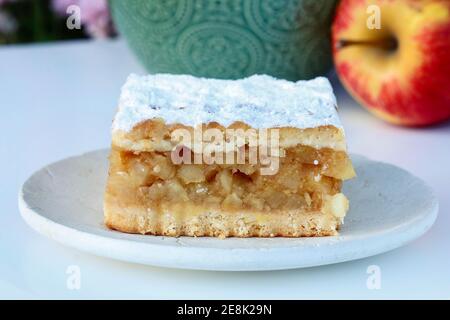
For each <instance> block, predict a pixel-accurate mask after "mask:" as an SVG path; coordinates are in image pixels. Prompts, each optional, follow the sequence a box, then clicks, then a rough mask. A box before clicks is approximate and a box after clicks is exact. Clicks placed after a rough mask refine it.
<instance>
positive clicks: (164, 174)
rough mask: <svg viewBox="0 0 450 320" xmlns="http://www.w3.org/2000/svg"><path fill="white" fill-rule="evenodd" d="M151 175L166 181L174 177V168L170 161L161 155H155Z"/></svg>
mask: <svg viewBox="0 0 450 320" xmlns="http://www.w3.org/2000/svg"><path fill="white" fill-rule="evenodd" d="M151 164H152V167H153V169H152V172H151V173H152V175H154V176H157V177H159V178H161V179H163V180H168V179H170V178H173V177H174V176H175V168H174V166H173V165H172V163H171V162H170V160H169V159H168V158H166V157H164V156H162V155H159V154H157V155H155V156H154V157H153V158H152V160H151Z"/></svg>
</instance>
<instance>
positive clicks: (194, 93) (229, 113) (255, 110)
mask: <svg viewBox="0 0 450 320" xmlns="http://www.w3.org/2000/svg"><path fill="white" fill-rule="evenodd" d="M153 118H163V119H164V120H165V121H166V123H180V124H184V125H189V126H195V125H198V124H201V123H209V122H213V121H215V122H218V123H220V124H222V125H223V126H228V125H230V124H232V123H233V122H235V121H242V122H245V123H247V124H248V125H250V126H252V127H253V128H257V129H258V128H274V127H297V128H314V127H318V126H323V125H333V126H335V127H338V128H342V125H341V123H340V121H339V117H338V115H337V110H336V99H335V97H334V94H333V89H332V87H331V85H330V83H329V81H328V79H326V78H323V77H318V78H315V79H313V80H309V81H297V82H290V81H286V80H279V79H275V78H273V77H270V76H267V75H254V76H251V77H249V78H245V79H241V80H217V79H205V78H196V77H193V76H188V75H169V74H158V75H147V76H138V75H135V74H132V75H130V76H129V77H128V79H127V81H126V83H125V85H124V86H123V87H122V92H121V96H120V100H119V110H118V112H117V114H116V117H115V119H114V122H113V130H123V131H130V130H131V129H132V128H133V127H134V126H135V125H136V124H138V123H140V122H142V121H145V120H149V119H153Z"/></svg>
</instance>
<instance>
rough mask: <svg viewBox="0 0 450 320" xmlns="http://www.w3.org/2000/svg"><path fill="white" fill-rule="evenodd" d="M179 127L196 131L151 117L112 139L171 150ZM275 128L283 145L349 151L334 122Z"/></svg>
mask: <svg viewBox="0 0 450 320" xmlns="http://www.w3.org/2000/svg"><path fill="white" fill-rule="evenodd" d="M209 128H217V129H220V130H222V131H225V130H226V129H243V130H247V129H255V128H252V127H251V126H249V125H247V124H245V123H243V122H235V123H233V124H231V125H230V126H228V127H224V126H222V125H220V124H218V123H217V122H213V123H208V124H203V126H202V129H203V130H205V129H209ZM177 129H186V130H188V131H190V132H193V131H194V128H193V127H192V126H185V125H182V124H166V123H165V122H164V120H163V119H151V120H146V121H143V122H141V123H139V124H137V125H135V126H134V127H133V129H132V130H130V131H129V132H126V131H121V130H115V131H114V132H113V137H112V141H113V144H114V145H116V146H117V147H121V148H124V149H128V150H132V151H169V150H172V148H173V147H174V146H175V145H176V143H175V142H173V141H171V134H172V133H173V132H174V131H175V130H177ZM273 129H276V130H278V132H279V138H280V140H279V144H280V147H281V148H290V147H294V146H296V145H304V146H310V147H313V148H316V149H321V148H329V149H333V150H335V151H344V152H346V150H347V147H346V143H345V135H344V131H343V130H342V129H339V128H336V127H334V126H331V125H326V126H319V127H315V128H306V129H299V128H292V127H280V128H273ZM255 130H256V129H255ZM269 130H271V129H269ZM192 136H193V135H192Z"/></svg>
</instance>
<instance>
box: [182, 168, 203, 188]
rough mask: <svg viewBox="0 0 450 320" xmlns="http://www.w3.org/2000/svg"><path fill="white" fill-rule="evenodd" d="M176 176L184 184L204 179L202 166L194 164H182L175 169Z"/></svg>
mask: <svg viewBox="0 0 450 320" xmlns="http://www.w3.org/2000/svg"><path fill="white" fill-rule="evenodd" d="M177 176H178V178H180V179H181V181H183V183H185V184H188V183H198V182H202V181H205V175H204V173H203V170H202V168H201V167H200V166H198V165H195V164H185V165H182V166H181V167H180V168H179V169H178V171H177Z"/></svg>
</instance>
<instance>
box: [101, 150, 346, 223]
mask: <svg viewBox="0 0 450 320" xmlns="http://www.w3.org/2000/svg"><path fill="white" fill-rule="evenodd" d="M279 160H280V163H279V169H278V171H277V173H276V174H274V175H262V174H261V171H260V165H259V164H255V165H251V164H233V165H228V164H223V165H219V164H213V165H206V164H179V165H175V164H173V162H172V161H171V157H170V152H166V153H164V152H162V153H161V152H140V153H133V152H131V151H126V150H121V149H120V148H114V149H113V151H112V154H111V158H110V161H111V171H110V177H109V183H108V190H107V192H108V193H109V194H110V195H111V196H112V197H114V198H115V199H118V200H119V202H120V206H121V207H136V206H139V207H145V208H147V209H148V210H151V211H152V212H157V213H159V214H164V213H170V214H171V215H173V216H180V215H182V216H184V217H186V216H189V215H190V214H192V215H196V214H199V213H201V212H208V211H216V212H217V211H219V212H222V213H224V214H231V215H232V214H236V213H241V212H247V213H254V214H256V215H258V214H269V215H277V214H279V213H281V214H283V213H286V212H289V213H291V214H294V215H302V214H305V213H311V214H314V213H322V214H328V215H330V216H333V217H336V218H338V219H340V218H343V217H344V216H345V213H346V211H347V209H348V202H347V199H346V198H345V196H344V195H343V194H341V193H340V189H341V185H342V180H341V179H342V178H345V176H346V175H351V174H353V169H352V167H351V165H350V162H349V159H348V158H347V154H346V153H345V152H336V151H333V150H331V149H326V148H324V149H320V150H316V149H314V148H311V147H307V146H296V147H294V148H289V149H286V150H285V152H284V153H283V157H281V158H280V159H279Z"/></svg>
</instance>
